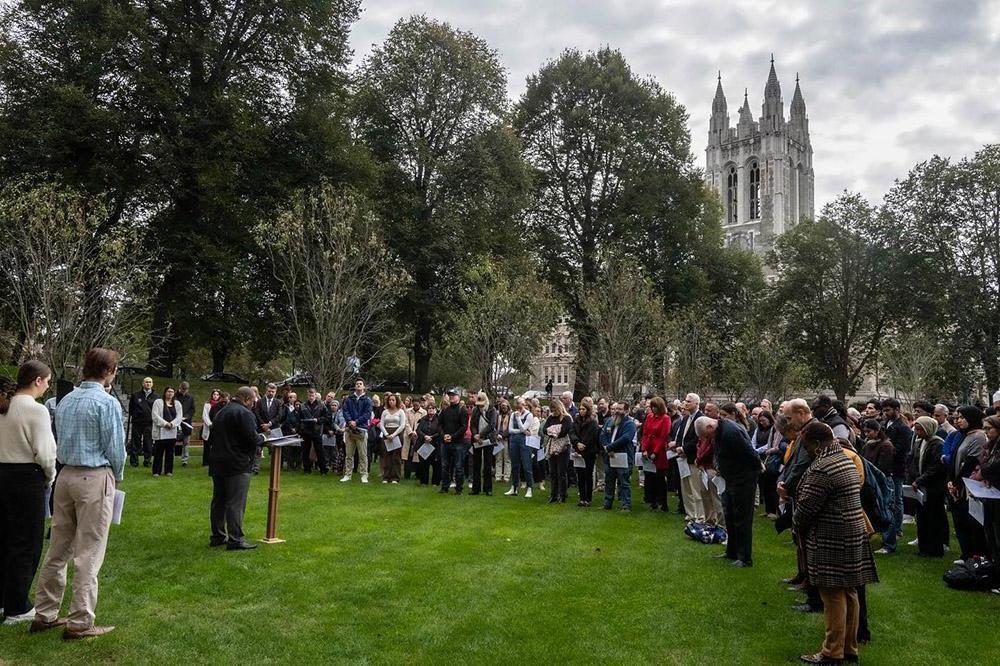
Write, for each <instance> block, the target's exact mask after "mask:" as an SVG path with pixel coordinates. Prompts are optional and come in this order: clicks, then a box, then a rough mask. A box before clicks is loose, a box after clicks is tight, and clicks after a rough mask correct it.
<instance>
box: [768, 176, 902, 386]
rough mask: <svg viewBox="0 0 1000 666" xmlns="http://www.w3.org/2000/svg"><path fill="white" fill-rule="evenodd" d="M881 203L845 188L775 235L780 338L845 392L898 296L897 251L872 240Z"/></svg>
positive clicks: (894, 314) (893, 313)
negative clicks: (808, 217) (876, 204)
mask: <svg viewBox="0 0 1000 666" xmlns="http://www.w3.org/2000/svg"><path fill="white" fill-rule="evenodd" d="M878 223H879V211H878V210H877V209H876V208H875V207H873V206H872V205H871V204H869V203H868V202H867V201H866V200H865V199H864V198H862V197H861V196H860V195H856V194H849V193H845V194H843V195H841V196H840V197H838V198H837V199H836V200H834V201H833V202H831V203H829V204H827V205H826V206H824V207H823V211H822V213H821V214H820V217H819V218H818V219H816V220H815V221H813V220H804V221H803V222H800V223H799V224H798V225H796V226H795V227H794V228H793V229H792V230H791V231H788V232H786V233H785V234H783V235H782V236H781V237H780V238H778V240H777V242H776V244H775V249H774V251H773V252H772V257H771V263H772V265H774V266H775V267H776V269H777V273H778V282H777V284H776V285H775V291H774V294H773V296H774V301H773V305H772V307H773V308H774V311H775V312H777V313H780V318H781V321H782V324H783V327H784V340H785V344H787V345H789V347H790V348H791V349H793V350H795V351H796V352H797V353H798V354H800V355H801V357H802V359H803V362H804V364H805V365H806V366H807V367H808V368H809V370H810V372H811V374H812V377H813V379H814V380H815V381H817V382H820V383H822V384H823V385H828V386H830V387H832V388H833V391H834V393H836V395H837V397H838V398H840V399H841V400H843V399H844V398H845V397H846V396H847V395H849V394H851V393H853V392H854V391H855V390H856V389H857V386H858V385H859V383H860V381H861V379H862V377H863V374H864V372H865V371H866V370H867V369H868V368H869V367H870V364H871V362H872V358H873V356H874V354H875V353H876V351H877V350H878V348H879V345H880V343H881V342H882V339H883V336H884V335H885V333H886V331H887V330H888V328H889V327H890V325H891V324H892V323H893V322H894V321H896V320H897V319H898V317H899V316H900V314H899V312H900V305H901V303H902V302H903V299H902V298H901V293H902V290H903V285H902V283H901V281H900V275H901V273H900V270H899V261H898V256H897V255H895V254H894V253H893V252H892V251H891V249H889V248H886V247H882V246H880V245H878V244H876V243H875V242H873V241H872V240H871V238H872V236H873V234H874V231H873V230H874V229H876V228H877V227H878Z"/></svg>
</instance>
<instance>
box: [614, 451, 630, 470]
mask: <svg viewBox="0 0 1000 666" xmlns="http://www.w3.org/2000/svg"><path fill="white" fill-rule="evenodd" d="M610 464H611V467H614V468H615V469H628V454H627V453H612V454H611V460H610Z"/></svg>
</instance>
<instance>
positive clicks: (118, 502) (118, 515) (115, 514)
mask: <svg viewBox="0 0 1000 666" xmlns="http://www.w3.org/2000/svg"><path fill="white" fill-rule="evenodd" d="M124 509H125V491H124V490H116V491H115V504H114V508H112V510H111V524H112V525H121V524H122V511H123V510H124Z"/></svg>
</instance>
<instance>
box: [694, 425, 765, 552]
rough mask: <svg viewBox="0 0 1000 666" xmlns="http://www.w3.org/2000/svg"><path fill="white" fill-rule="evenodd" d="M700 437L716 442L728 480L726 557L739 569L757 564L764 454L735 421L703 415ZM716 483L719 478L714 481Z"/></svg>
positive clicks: (718, 465) (721, 468) (724, 501)
mask: <svg viewBox="0 0 1000 666" xmlns="http://www.w3.org/2000/svg"><path fill="white" fill-rule="evenodd" d="M695 428H696V429H697V431H698V435H699V436H700V437H712V438H714V440H715V442H714V444H715V465H716V469H717V470H718V475H719V476H721V477H722V478H723V480H725V482H726V485H725V490H724V491H723V492H722V507H723V511H724V512H725V516H726V532H728V534H729V539H728V541H727V542H726V552H725V554H724V555H723V557H725V558H726V559H729V560H733V566H735V567H738V568H744V567H750V566H753V503H754V496H755V494H756V490H757V478H758V477H759V476H760V456H758V455H757V452H756V451H755V450H754V448H753V444H751V443H750V435H749V434H748V433H747V431H746V428H744V427H743V426H741V425H739V424H738V423H736V422H735V421H729V420H726V419H721V420H718V421H717V420H715V419H710V418H708V417H707V416H702V417H701V418H699V419H698V420H697V421H695ZM712 483H715V480H714V479H713V480H712Z"/></svg>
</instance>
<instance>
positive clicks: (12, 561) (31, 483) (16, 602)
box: [0, 463, 45, 617]
mask: <svg viewBox="0 0 1000 666" xmlns="http://www.w3.org/2000/svg"><path fill="white" fill-rule="evenodd" d="M44 534H45V472H44V471H42V468H41V467H39V466H38V465H36V464H34V463H27V464H16V463H2V464H0V606H2V607H3V609H4V613H6V614H7V616H8V617H9V616H12V615H23V614H24V613H27V612H28V611H29V610H31V607H32V604H31V601H30V600H29V599H28V592H29V590H30V589H31V580H32V579H33V578H34V577H35V571H37V570H38V562H39V560H40V558H41V556H42V538H43V536H44Z"/></svg>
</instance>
